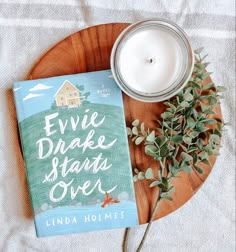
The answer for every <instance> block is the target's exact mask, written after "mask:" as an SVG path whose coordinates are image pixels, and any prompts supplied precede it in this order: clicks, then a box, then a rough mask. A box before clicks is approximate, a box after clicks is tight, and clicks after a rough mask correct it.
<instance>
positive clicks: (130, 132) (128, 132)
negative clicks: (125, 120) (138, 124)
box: [126, 127, 133, 136]
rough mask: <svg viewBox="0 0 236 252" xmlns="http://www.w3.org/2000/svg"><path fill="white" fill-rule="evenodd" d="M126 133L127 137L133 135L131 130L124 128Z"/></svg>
mask: <svg viewBox="0 0 236 252" xmlns="http://www.w3.org/2000/svg"><path fill="white" fill-rule="evenodd" d="M126 131H127V135H128V136H132V135H133V134H132V130H131V128H128V127H127V128H126Z"/></svg>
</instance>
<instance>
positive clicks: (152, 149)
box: [145, 145, 158, 156]
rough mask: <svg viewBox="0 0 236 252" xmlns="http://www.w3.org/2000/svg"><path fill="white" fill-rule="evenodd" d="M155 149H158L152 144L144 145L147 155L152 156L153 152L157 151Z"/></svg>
mask: <svg viewBox="0 0 236 252" xmlns="http://www.w3.org/2000/svg"><path fill="white" fill-rule="evenodd" d="M157 151H158V149H157V147H156V146H154V145H146V146H145V153H146V154H147V155H151V156H153V154H155V153H157Z"/></svg>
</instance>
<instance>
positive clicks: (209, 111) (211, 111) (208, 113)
mask: <svg viewBox="0 0 236 252" xmlns="http://www.w3.org/2000/svg"><path fill="white" fill-rule="evenodd" d="M204 113H205V114H206V115H214V114H215V112H214V111H213V110H211V109H207V110H205V111H204Z"/></svg>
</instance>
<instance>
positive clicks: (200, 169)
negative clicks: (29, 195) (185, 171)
mask: <svg viewBox="0 0 236 252" xmlns="http://www.w3.org/2000/svg"><path fill="white" fill-rule="evenodd" d="M194 168H195V169H196V171H197V172H198V173H200V174H202V173H203V170H202V168H200V167H199V166H197V165H194Z"/></svg>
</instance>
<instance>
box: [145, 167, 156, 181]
mask: <svg viewBox="0 0 236 252" xmlns="http://www.w3.org/2000/svg"><path fill="white" fill-rule="evenodd" d="M145 178H146V179H148V180H149V179H153V178H154V177H153V172H152V168H148V169H147V170H146V172H145Z"/></svg>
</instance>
